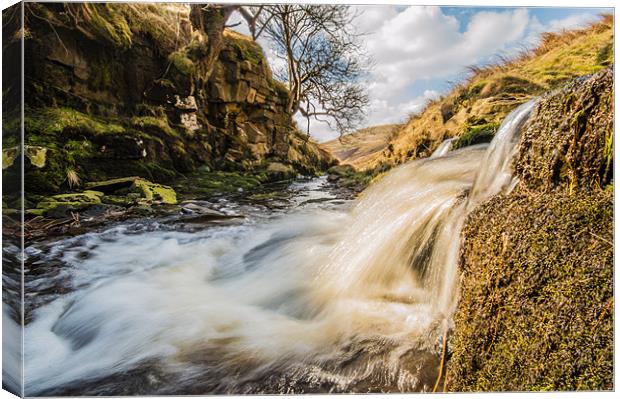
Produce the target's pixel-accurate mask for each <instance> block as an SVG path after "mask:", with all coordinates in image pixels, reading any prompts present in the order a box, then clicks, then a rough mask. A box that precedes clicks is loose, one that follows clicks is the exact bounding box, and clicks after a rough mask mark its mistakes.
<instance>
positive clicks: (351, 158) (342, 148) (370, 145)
mask: <svg viewBox="0 0 620 399" xmlns="http://www.w3.org/2000/svg"><path fill="white" fill-rule="evenodd" d="M400 128H402V125H379V126H372V127H367V128H364V129H360V130H357V131H355V132H353V133H350V134H347V135H344V136H342V137H340V138H337V139H335V140H332V141H328V142H327V143H323V144H321V146H322V147H323V148H324V149H326V150H328V151H329V152H331V154H332V155H333V156H334V157H336V158H338V160H339V161H340V162H341V163H346V164H349V165H352V166H354V167H355V168H357V169H366V168H367V167H369V166H372V165H374V160H375V159H376V158H377V156H378V155H380V154H381V152H382V151H383V150H384V149H385V148H386V147H387V145H388V143H389V141H390V140H391V139H392V137H393V135H394V134H395V133H396V132H397V131H398V130H399V129H400Z"/></svg>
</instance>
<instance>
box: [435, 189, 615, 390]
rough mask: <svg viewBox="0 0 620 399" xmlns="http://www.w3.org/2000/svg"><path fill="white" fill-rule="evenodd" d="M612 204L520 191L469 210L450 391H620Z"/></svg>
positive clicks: (605, 196)
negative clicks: (619, 382)
mask: <svg viewBox="0 0 620 399" xmlns="http://www.w3.org/2000/svg"><path fill="white" fill-rule="evenodd" d="M613 205H614V204H613V193H611V192H608V191H603V190H601V191H599V192H596V193H585V192H580V193H579V194H578V195H572V196H567V195H566V194H565V192H563V191H562V190H557V191H554V192H547V193H545V194H544V195H541V193H532V194H530V193H528V192H520V193H513V194H511V195H510V196H508V197H496V198H494V199H492V200H491V201H489V202H488V203H486V204H484V205H482V206H481V207H479V208H478V209H476V210H475V211H474V213H473V214H472V215H470V217H469V218H468V221H467V223H466V226H465V228H464V230H463V232H462V237H463V239H464V245H463V247H462V250H461V251H462V252H461V263H460V267H459V269H460V270H461V273H462V278H461V281H462V283H461V288H460V301H459V305H458V309H457V311H456V314H455V315H454V332H453V334H452V336H451V338H450V341H449V348H450V352H451V358H450V361H449V364H448V372H447V376H448V377H447V378H448V390H450V391H479V392H495V391H539V390H541V391H564V390H569V391H572V390H609V389H613V379H614V373H613V370H614V363H613V359H614V332H613V331H614V321H613V315H614V307H613V305H614V292H613V271H614V256H613V255H614V250H613Z"/></svg>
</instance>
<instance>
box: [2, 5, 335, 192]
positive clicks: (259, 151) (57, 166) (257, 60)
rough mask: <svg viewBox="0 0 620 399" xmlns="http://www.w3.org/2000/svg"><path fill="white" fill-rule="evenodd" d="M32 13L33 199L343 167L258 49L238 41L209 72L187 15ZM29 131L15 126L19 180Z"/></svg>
mask: <svg viewBox="0 0 620 399" xmlns="http://www.w3.org/2000/svg"><path fill="white" fill-rule="evenodd" d="M25 10H26V11H25V23H26V30H25V37H26V40H25V98H26V101H25V103H26V104H25V121H24V122H25V145H26V147H25V152H26V154H25V155H26V162H25V168H26V179H25V181H26V191H27V193H29V194H44V193H45V194H47V193H58V192H63V191H67V190H69V189H71V188H75V187H77V186H80V185H81V183H84V182H88V181H94V180H102V179H108V178H115V177H124V176H140V177H143V178H146V179H149V180H153V181H157V182H164V183H171V182H174V180H175V179H176V178H177V177H178V176H179V175H181V174H187V173H189V172H192V171H194V170H196V169H198V168H202V170H205V169H208V170H224V171H244V172H245V171H251V172H257V173H258V172H260V173H263V174H264V175H266V176H267V178H269V174H270V173H271V172H274V174H273V175H274V176H276V177H278V178H279V177H282V176H293V175H296V174H297V173H304V174H312V173H316V172H318V171H320V170H322V169H325V168H327V167H328V166H329V165H330V164H331V163H333V160H332V158H331V157H330V156H329V155H328V154H327V153H325V152H324V151H322V150H321V149H319V147H318V146H317V145H316V144H315V143H314V142H312V141H309V140H307V139H306V138H305V137H304V136H303V135H302V134H301V133H299V132H298V130H297V129H296V127H295V124H294V122H293V120H292V116H291V115H290V114H288V113H287V112H286V111H285V104H286V102H287V98H288V92H287V90H286V88H285V87H284V86H283V85H282V84H280V83H279V82H277V81H276V80H274V79H273V78H272V75H271V70H270V67H269V65H268V63H267V60H266V58H265V56H264V54H263V51H262V49H261V48H260V47H259V46H258V45H257V44H256V43H255V42H253V41H252V40H250V39H249V38H247V37H244V36H242V35H240V34H237V33H235V32H232V31H226V32H225V33H224V45H223V48H222V51H221V53H220V54H219V58H218V59H217V62H216V63H215V67H214V68H213V70H211V71H206V70H205V68H206V62H205V51H206V44H207V43H208V40H209V38H208V37H207V36H206V35H205V34H204V33H203V32H200V31H197V30H194V29H192V26H191V23H190V21H189V15H188V9H187V7H186V6H184V5H163V4H162V5H154V4H92V3H91V4H73V5H71V4H61V3H56V4H54V3H40V4H37V3H28V4H27V5H26V7H25ZM10 46H19V42H18V41H15V42H14V43H12V44H11V45H10ZM10 46H9V48H8V50H10ZM5 51H7V49H5ZM206 76H209V78H208V79H206V78H205V77H206ZM18 123H19V120H18V119H17V118H15V119H14V120H5V121H4V130H5V131H6V132H7V134H6V135H5V144H4V148H5V149H8V152H7V151H5V154H3V155H4V157H3V161H4V162H3V168H7V170H6V171H5V172H6V173H5V177H6V178H8V179H10V178H11V170H12V169H11V165H12V163H13V160H14V156H15V154H14V152H15V151H16V148H13V152H11V151H10V150H11V147H12V146H17V144H18V143H12V142H11V135H10V134H9V133H10V131H11V130H17V129H18V128H19V125H18ZM15 169H16V168H15ZM14 177H15V176H14Z"/></svg>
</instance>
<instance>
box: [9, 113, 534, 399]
mask: <svg viewBox="0 0 620 399" xmlns="http://www.w3.org/2000/svg"><path fill="white" fill-rule="evenodd" d="M532 106H533V103H532V102H530V103H527V104H524V105H523V106H521V107H520V108H518V109H517V110H515V111H514V112H513V113H512V114H511V115H510V116H508V117H507V118H506V120H505V121H504V123H503V124H502V126H501V127H500V129H499V131H498V133H497V135H496V137H495V139H494V141H493V142H492V143H491V144H490V145H488V146H487V145H478V146H472V147H467V148H464V149H461V150H458V151H452V152H450V151H449V145H448V144H450V143H448V144H446V145H445V146H442V147H440V148H439V149H438V152H436V153H435V154H434V155H433V156H432V157H431V158H428V159H423V160H417V161H413V162H411V163H408V164H406V165H402V166H400V167H398V168H395V169H394V170H392V171H391V172H389V173H388V174H387V175H386V176H385V177H384V178H383V179H381V180H380V181H379V182H378V183H376V184H374V185H372V186H371V187H370V188H368V189H367V190H366V191H365V192H364V193H363V194H362V196H361V198H359V199H358V200H356V201H355V202H353V203H351V202H350V201H343V200H341V199H340V198H338V195H337V194H334V193H333V192H330V190H329V189H328V188H327V183H326V180H325V179H315V180H311V181H309V182H303V183H295V184H294V185H293V186H292V188H289V191H288V193H289V194H290V195H289V196H288V197H287V200H286V204H288V205H286V206H281V207H273V206H270V207H264V206H259V205H256V204H255V203H251V202H250V203H245V204H244V203H243V201H241V202H225V203H222V204H220V206H219V209H220V210H222V211H225V212H238V213H243V214H244V215H245V218H242V219H241V218H238V219H231V220H228V221H226V222H222V223H219V224H212V225H209V226H207V227H203V228H200V229H195V228H194V229H191V230H185V229H183V228H179V227H178V226H175V225H174V224H172V225H170V224H166V223H163V222H161V221H159V222H158V221H151V222H140V223H136V222H134V223H124V224H120V225H117V226H114V227H112V228H109V229H107V230H105V231H99V232H92V233H88V234H85V235H82V236H78V237H73V238H69V239H64V240H61V241H57V242H54V243H46V244H38V245H32V246H31V247H29V248H28V249H27V251H26V256H27V262H26V264H27V270H26V291H27V295H26V299H27V306H26V308H27V310H28V312H27V325H26V328H25V341H26V343H27V345H26V351H25V385H26V394H27V395H53V394H68V395H70V394H88V395H96V394H104V395H116V394H125V395H127V394H205V393H293V392H393V391H401V392H403V391H404V392H407V391H429V390H432V389H433V386H434V384H435V380H436V379H437V373H438V370H439V362H440V358H441V350H442V336H443V333H444V331H445V330H446V329H447V328H449V327H450V317H451V314H452V312H453V310H454V307H455V305H456V301H457V291H458V290H457V255H458V251H459V243H460V231H461V227H462V225H463V222H464V219H465V216H466V215H467V213H468V212H469V211H470V210H471V209H472V208H473V207H474V206H475V205H476V204H479V203H480V202H482V201H484V200H486V199H488V198H489V197H491V196H493V195H495V194H497V193H499V192H501V191H506V190H510V189H511V187H512V186H513V185H514V182H513V178H512V176H511V173H510V158H511V157H512V155H513V153H514V151H515V149H514V148H515V143H516V141H517V139H518V133H519V130H520V128H521V125H522V124H523V122H524V121H525V120H526V119H527V116H528V114H529V112H530V110H531V108H532ZM295 185H296V186H295ZM291 190H292V191H291ZM291 193H292V194H291ZM211 205H213V206H216V205H217V204H211ZM8 322H9V323H10V322H11V320H10V319H8Z"/></svg>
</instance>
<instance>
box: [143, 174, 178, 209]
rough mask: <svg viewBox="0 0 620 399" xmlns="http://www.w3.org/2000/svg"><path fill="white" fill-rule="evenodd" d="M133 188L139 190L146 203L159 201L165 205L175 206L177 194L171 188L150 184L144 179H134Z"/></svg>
mask: <svg viewBox="0 0 620 399" xmlns="http://www.w3.org/2000/svg"><path fill="white" fill-rule="evenodd" d="M133 184H134V187H135V188H137V189H138V190H140V191H141V192H142V194H143V196H144V198H145V199H146V200H147V201H161V202H163V203H165V204H176V203H177V194H176V192H175V191H174V189H173V188H172V187H169V186H164V185H162V184H157V183H152V182H150V181H148V180H144V179H136V180H135V181H134V183H133Z"/></svg>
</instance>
